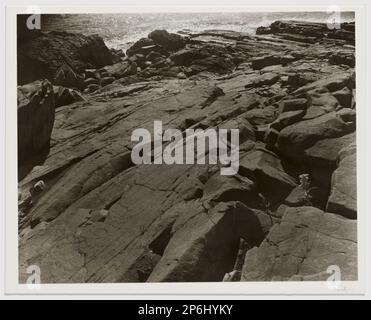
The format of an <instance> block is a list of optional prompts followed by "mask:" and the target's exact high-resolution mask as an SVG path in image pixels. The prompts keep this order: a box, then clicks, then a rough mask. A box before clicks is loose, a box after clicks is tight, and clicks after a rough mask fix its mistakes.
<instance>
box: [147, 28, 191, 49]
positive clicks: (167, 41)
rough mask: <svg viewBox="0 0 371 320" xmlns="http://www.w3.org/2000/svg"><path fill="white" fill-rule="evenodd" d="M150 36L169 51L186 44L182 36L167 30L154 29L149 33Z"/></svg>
mask: <svg viewBox="0 0 371 320" xmlns="http://www.w3.org/2000/svg"><path fill="white" fill-rule="evenodd" d="M148 38H150V39H152V40H153V42H154V43H156V44H158V45H160V46H162V47H164V48H165V49H166V50H168V51H177V50H179V49H182V48H183V47H184V46H185V41H184V39H183V37H182V36H180V35H178V34H176V33H169V32H167V31H166V30H155V31H152V32H151V33H150V34H149V35H148Z"/></svg>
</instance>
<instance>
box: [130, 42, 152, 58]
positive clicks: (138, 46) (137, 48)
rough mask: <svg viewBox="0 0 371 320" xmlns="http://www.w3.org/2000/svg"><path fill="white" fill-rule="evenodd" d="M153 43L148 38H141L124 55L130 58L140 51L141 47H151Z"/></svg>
mask: <svg viewBox="0 0 371 320" xmlns="http://www.w3.org/2000/svg"><path fill="white" fill-rule="evenodd" d="M154 44H155V43H154V42H153V40H152V39H149V38H141V39H139V40H138V41H137V42H135V43H134V44H133V45H132V46H131V47H130V48H129V49H128V50H127V51H126V54H127V55H128V56H129V57H130V56H132V55H134V54H135V53H137V52H138V51H140V49H141V48H143V47H148V46H153V45H154Z"/></svg>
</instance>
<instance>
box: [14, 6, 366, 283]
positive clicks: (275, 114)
mask: <svg viewBox="0 0 371 320" xmlns="http://www.w3.org/2000/svg"><path fill="white" fill-rule="evenodd" d="M356 26H357V21H356V15H355V12H354V11H343V10H341V11H336V10H330V11H326V10H325V9H324V10H322V11H321V10H318V11H313V10H311V11H309V10H301V11H300V10H298V11H292V10H287V11H285V10H281V11H271V12H270V11H266V10H265V11H258V12H257V11H249V10H245V11H238V12H230V11H225V12H223V11H222V10H221V11H220V12H197V10H196V11H195V12H186V11H184V10H181V11H179V12H165V11H164V12H161V10H158V12H125V10H123V12H122V13H120V12H119V11H118V12H116V13H115V12H114V11H113V12H112V13H82V12H81V13H41V14H38V13H27V14H26V13H22V14H18V15H17V33H16V37H17V39H16V42H17V51H16V55H17V57H16V61H17V73H16V74H17V135H18V136H17V150H18V164H17V165H18V262H19V265H18V281H19V283H20V284H27V283H34V284H38V283H41V284H69V283H73V284H87V283H89V284H102V283H103V284H104V283H106V284H107V283H145V282H146V283H161V282H176V283H184V282H192V283H195V282H196V283H197V282H243V283H245V285H246V287H248V286H249V283H252V282H254V283H261V284H264V283H270V282H275V281H279V282H284V283H290V282H300V283H305V282H324V281H329V280H331V281H333V280H336V281H357V280H358V279H359V273H358V262H357V261H358V254H357V252H358V233H357V165H356V127H357V126H356V113H357V112H356V110H357V107H356V90H357V86H356V65H357V61H356ZM14 89H15V88H14ZM14 107H15V106H14Z"/></svg>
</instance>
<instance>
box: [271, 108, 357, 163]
mask: <svg viewBox="0 0 371 320" xmlns="http://www.w3.org/2000/svg"><path fill="white" fill-rule="evenodd" d="M351 131H353V130H352V128H351V126H349V125H348V124H347V123H345V122H344V121H343V120H341V118H340V117H338V116H336V113H335V112H331V113H328V114H325V115H323V116H320V117H317V118H314V119H311V120H305V121H301V122H298V123H296V124H293V125H291V126H288V127H286V128H284V129H283V130H281V131H280V135H279V137H278V141H277V144H278V148H279V149H280V150H281V152H283V153H284V154H285V155H286V156H288V157H290V158H292V159H302V155H303V152H304V150H305V149H307V148H309V147H311V146H313V144H315V143H316V142H317V141H319V140H322V139H329V138H337V137H341V136H343V135H345V134H347V133H349V132H351Z"/></svg>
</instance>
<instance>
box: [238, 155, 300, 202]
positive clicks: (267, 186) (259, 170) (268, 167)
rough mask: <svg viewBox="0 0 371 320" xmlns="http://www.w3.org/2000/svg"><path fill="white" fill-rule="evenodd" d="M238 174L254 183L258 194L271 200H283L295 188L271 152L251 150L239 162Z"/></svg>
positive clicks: (294, 184)
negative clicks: (258, 191)
mask: <svg viewBox="0 0 371 320" xmlns="http://www.w3.org/2000/svg"><path fill="white" fill-rule="evenodd" d="M239 173H240V174H241V175H243V176H246V177H248V178H249V179H250V180H252V181H254V182H255V184H256V185H257V187H258V189H259V190H260V192H262V193H264V194H266V196H268V197H269V198H271V199H272V200H279V199H284V198H285V197H286V196H287V195H288V193H289V192H290V191H291V190H292V189H293V188H294V187H295V186H296V181H295V179H294V178H292V177H291V176H289V175H288V174H287V173H286V172H285V170H284V168H283V166H282V163H281V161H280V159H279V158H278V156H277V155H275V154H274V153H273V152H271V151H268V150H265V149H257V150H252V151H250V152H248V153H247V154H246V156H244V157H243V158H242V159H241V160H240V169H239Z"/></svg>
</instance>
